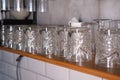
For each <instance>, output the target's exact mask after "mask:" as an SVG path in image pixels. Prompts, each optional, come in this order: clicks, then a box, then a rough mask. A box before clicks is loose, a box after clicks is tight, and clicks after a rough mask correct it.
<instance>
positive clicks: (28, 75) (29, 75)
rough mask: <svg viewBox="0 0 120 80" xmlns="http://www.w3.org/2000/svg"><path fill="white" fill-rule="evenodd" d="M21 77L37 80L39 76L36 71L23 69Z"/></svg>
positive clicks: (27, 79)
mask: <svg viewBox="0 0 120 80" xmlns="http://www.w3.org/2000/svg"><path fill="white" fill-rule="evenodd" d="M21 79H22V80H36V79H37V76H36V74H35V73H33V72H31V71H28V70H25V69H21Z"/></svg>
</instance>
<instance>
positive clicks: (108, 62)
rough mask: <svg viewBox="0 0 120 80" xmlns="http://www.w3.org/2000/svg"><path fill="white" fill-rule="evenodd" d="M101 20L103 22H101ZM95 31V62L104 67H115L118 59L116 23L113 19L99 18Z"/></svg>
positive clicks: (119, 54)
mask: <svg viewBox="0 0 120 80" xmlns="http://www.w3.org/2000/svg"><path fill="white" fill-rule="evenodd" d="M101 22H103V23H104V24H102V23H101ZM99 24H102V25H100V26H99V27H98V30H97V33H96V59H95V63H96V64H97V65H99V66H102V67H106V68H117V67H120V66H118V64H119V63H118V60H119V58H120V57H119V56H120V53H119V51H118V50H119V47H118V46H119V37H118V35H119V34H118V24H117V23H116V21H113V20H103V21H102V20H101V21H99Z"/></svg>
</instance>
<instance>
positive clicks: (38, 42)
mask: <svg viewBox="0 0 120 80" xmlns="http://www.w3.org/2000/svg"><path fill="white" fill-rule="evenodd" d="M36 28H37V30H36V36H37V37H36V53H37V54H40V55H42V26H41V25H37V27H36Z"/></svg>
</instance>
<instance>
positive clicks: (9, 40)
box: [5, 25, 15, 48]
mask: <svg viewBox="0 0 120 80" xmlns="http://www.w3.org/2000/svg"><path fill="white" fill-rule="evenodd" d="M6 26H7V29H6V37H5V38H6V41H5V42H6V43H5V46H6V47H9V48H13V44H14V43H13V40H14V30H15V29H14V26H13V25H6Z"/></svg>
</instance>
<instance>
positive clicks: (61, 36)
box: [57, 26, 69, 60]
mask: <svg viewBox="0 0 120 80" xmlns="http://www.w3.org/2000/svg"><path fill="white" fill-rule="evenodd" d="M67 29H68V27H67V26H62V27H58V49H59V51H58V54H57V56H58V57H61V58H64V59H67V60H69V55H68V53H69V44H68V37H69V36H68V35H69V34H68V30H67Z"/></svg>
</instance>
